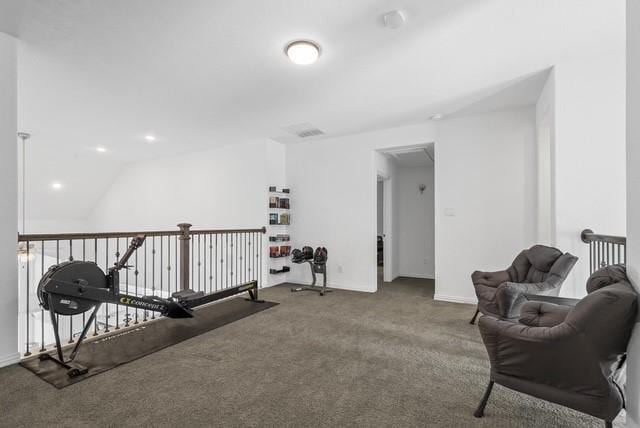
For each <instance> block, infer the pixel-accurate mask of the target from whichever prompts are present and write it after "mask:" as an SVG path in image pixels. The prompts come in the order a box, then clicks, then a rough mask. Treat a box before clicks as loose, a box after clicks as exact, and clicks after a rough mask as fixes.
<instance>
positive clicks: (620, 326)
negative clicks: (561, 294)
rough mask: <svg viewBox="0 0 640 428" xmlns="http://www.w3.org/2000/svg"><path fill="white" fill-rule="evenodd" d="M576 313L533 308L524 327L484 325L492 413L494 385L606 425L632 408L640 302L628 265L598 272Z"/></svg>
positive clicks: (487, 320)
mask: <svg viewBox="0 0 640 428" xmlns="http://www.w3.org/2000/svg"><path fill="white" fill-rule="evenodd" d="M587 291H588V293H589V294H588V295H587V296H586V297H585V298H584V299H582V300H580V301H579V302H578V303H577V304H576V305H575V307H568V306H560V305H555V304H552V303H547V302H535V301H531V302H527V303H526V304H525V305H524V306H523V307H522V315H521V317H520V319H519V321H518V322H512V321H504V320H499V319H496V318H493V317H482V318H481V319H480V321H479V322H478V325H479V327H480V333H481V335H482V340H483V342H484V344H485V346H486V348H487V353H488V354H489V360H490V361H491V375H490V382H489V385H488V387H487V390H486V391H485V395H484V397H483V399H482V401H481V403H480V406H479V407H478V409H477V410H476V412H475V413H474V415H475V416H476V417H482V416H483V415H484V408H485V406H486V404H487V400H488V399H489V395H490V394H491V389H492V387H493V384H494V382H495V383H498V384H500V385H502V386H505V387H507V388H510V389H513V390H516V391H519V392H523V393H525V394H529V395H532V396H534V397H538V398H541V399H543V400H547V401H551V402H553V403H557V404H560V405H563V406H566V407H570V408H572V409H574V410H578V411H580V412H583V413H587V414H589V415H592V416H595V417H597V418H600V419H603V420H604V421H605V423H606V426H607V427H610V426H611V425H612V421H613V419H615V417H616V416H617V415H618V413H619V412H620V410H621V409H622V408H623V405H624V396H623V394H624V392H623V391H624V379H625V376H624V372H625V364H624V362H625V359H626V349H627V345H628V343H629V339H630V336H631V331H632V329H633V326H634V325H635V323H636V317H637V311H638V302H637V299H638V296H637V294H636V292H635V291H634V289H633V287H632V286H631V284H630V283H629V280H628V279H627V276H626V271H625V268H624V265H613V266H608V267H605V268H602V269H600V270H598V271H597V272H595V273H594V274H593V275H591V277H590V278H589V280H588V281H587Z"/></svg>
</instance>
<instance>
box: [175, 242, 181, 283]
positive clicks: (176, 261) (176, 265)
mask: <svg viewBox="0 0 640 428" xmlns="http://www.w3.org/2000/svg"><path fill="white" fill-rule="evenodd" d="M175 244H176V255H175V264H174V266H175V269H174V270H175V276H176V291H180V283H179V282H178V271H179V270H180V269H178V236H177V235H176V237H175Z"/></svg>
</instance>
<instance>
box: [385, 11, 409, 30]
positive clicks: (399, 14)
mask: <svg viewBox="0 0 640 428" xmlns="http://www.w3.org/2000/svg"><path fill="white" fill-rule="evenodd" d="M382 21H383V22H384V26H385V27H387V28H391V29H392V30H396V29H398V28H400V27H402V26H403V25H404V24H405V22H406V21H407V18H406V16H405V15H404V12H403V11H401V10H392V11H391V12H387V13H385V14H384V15H382Z"/></svg>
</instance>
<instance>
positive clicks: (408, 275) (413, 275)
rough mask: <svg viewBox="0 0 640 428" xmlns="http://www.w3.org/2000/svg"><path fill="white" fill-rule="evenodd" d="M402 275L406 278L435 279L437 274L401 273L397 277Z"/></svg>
mask: <svg viewBox="0 0 640 428" xmlns="http://www.w3.org/2000/svg"><path fill="white" fill-rule="evenodd" d="M401 276H402V277H405V278H420V279H435V275H430V274H424V273H401V274H400V275H398V276H397V277H396V278H398V277H401Z"/></svg>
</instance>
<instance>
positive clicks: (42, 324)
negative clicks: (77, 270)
mask: <svg viewBox="0 0 640 428" xmlns="http://www.w3.org/2000/svg"><path fill="white" fill-rule="evenodd" d="M43 276H44V241H40V278H42V277H43ZM44 351H46V348H45V347H44V308H42V307H40V352H44Z"/></svg>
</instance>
